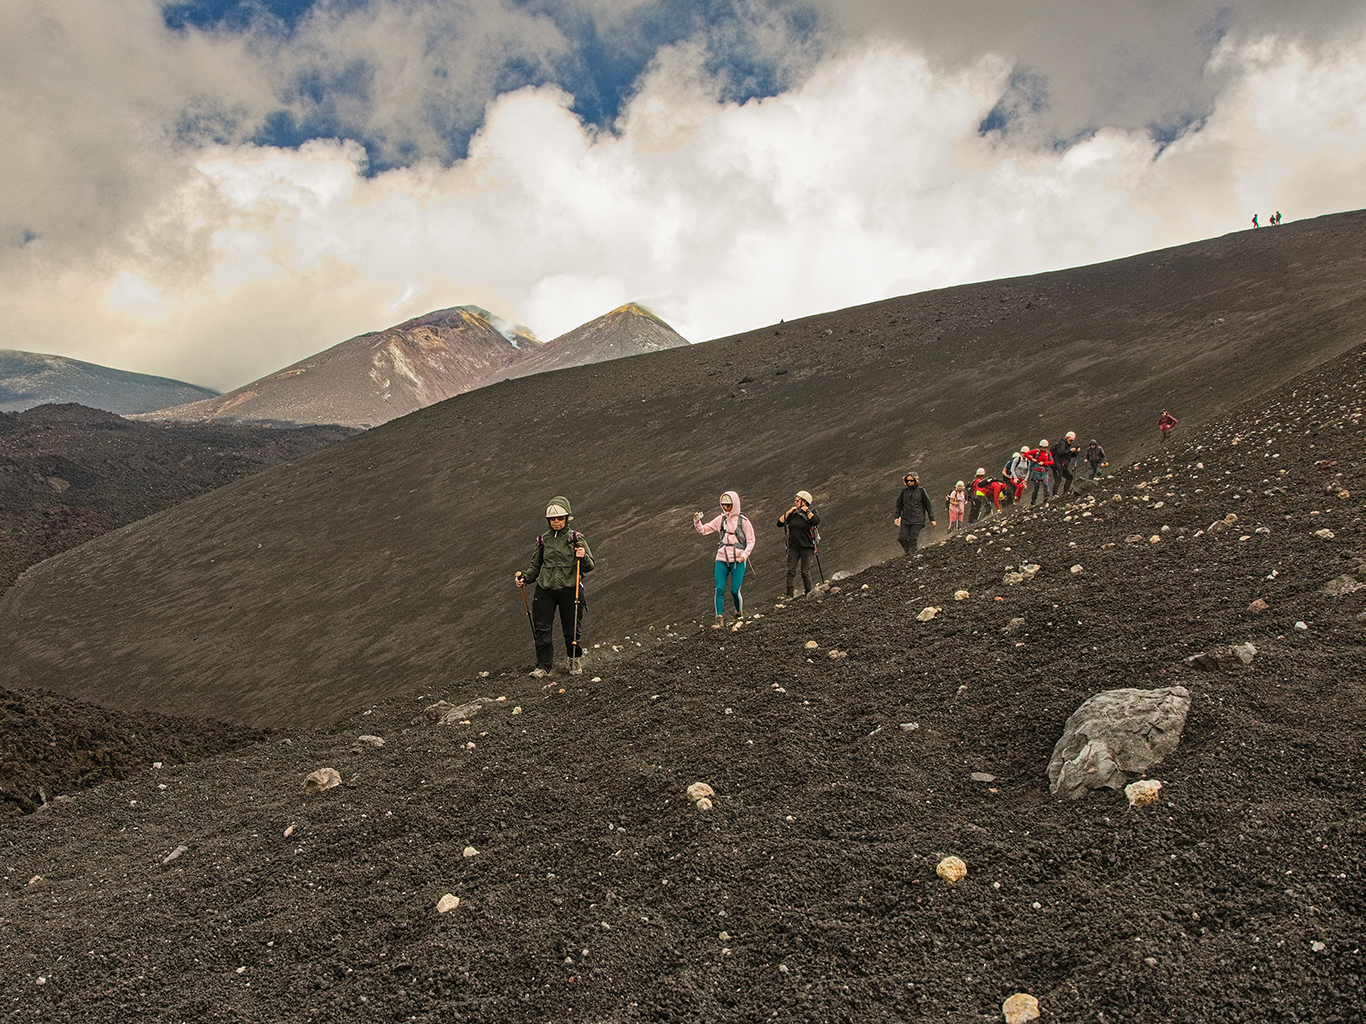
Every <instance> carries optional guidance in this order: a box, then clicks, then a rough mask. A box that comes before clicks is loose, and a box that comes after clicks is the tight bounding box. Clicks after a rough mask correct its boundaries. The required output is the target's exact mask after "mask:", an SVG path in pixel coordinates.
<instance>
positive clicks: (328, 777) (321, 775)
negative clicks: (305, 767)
mask: <svg viewBox="0 0 1366 1024" xmlns="http://www.w3.org/2000/svg"><path fill="white" fill-rule="evenodd" d="M340 785H341V774H340V773H339V772H338V771H337V769H335V768H319V769H318V770H317V771H316V772H314V773H313V774H312V775H310V776H309V777H308V778H306V779H305V780H304V792H305V793H321V792H322V791H323V790H325V789H331V788H333V787H334V786H340Z"/></svg>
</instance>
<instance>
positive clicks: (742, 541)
mask: <svg viewBox="0 0 1366 1024" xmlns="http://www.w3.org/2000/svg"><path fill="white" fill-rule="evenodd" d="M747 522H749V517H748V516H746V515H744V514H743V513H741V514H740V518H739V520H738V521H737V522H736V524H735V546H736V547H738V548H740V549H741V550H744V548H745V546H746V545H748V544H749V535H748V534H746V533H745V532H744V529H745V523H747ZM717 547H718V548H723V547H726V517H725V516H724V515H723V516H722V517H721V543H720V544H718V545H717Z"/></svg>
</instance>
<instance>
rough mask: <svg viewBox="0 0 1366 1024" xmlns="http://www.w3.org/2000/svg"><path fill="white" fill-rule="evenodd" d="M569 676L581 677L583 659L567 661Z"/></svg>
mask: <svg viewBox="0 0 1366 1024" xmlns="http://www.w3.org/2000/svg"><path fill="white" fill-rule="evenodd" d="M569 674H570V675H571V676H581V675H583V659H582V658H570V659H569Z"/></svg>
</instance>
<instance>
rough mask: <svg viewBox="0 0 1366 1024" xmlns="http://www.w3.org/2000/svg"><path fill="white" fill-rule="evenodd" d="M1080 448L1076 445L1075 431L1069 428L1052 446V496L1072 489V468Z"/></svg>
mask: <svg viewBox="0 0 1366 1024" xmlns="http://www.w3.org/2000/svg"><path fill="white" fill-rule="evenodd" d="M1080 454H1081V449H1080V448H1078V447H1077V432H1076V431H1075V430H1069V431H1068V432H1067V433H1066V435H1064V437H1063V439H1062V440H1061V441H1059V442H1058V443H1057V444H1055V445H1054V446H1053V496H1054V497H1057V496H1058V495H1060V494H1066V493H1067V492H1068V491H1070V490H1071V489H1072V469H1073V467H1074V465H1075V464H1076V461H1077V456H1078V455H1080Z"/></svg>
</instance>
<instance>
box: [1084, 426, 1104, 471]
mask: <svg viewBox="0 0 1366 1024" xmlns="http://www.w3.org/2000/svg"><path fill="white" fill-rule="evenodd" d="M1086 464H1087V465H1088V466H1090V467H1091V470H1090V472H1089V473H1088V474H1087V477H1086V479H1087V480H1094V479H1095V478H1096V474H1097V473H1099V472H1100V467H1101V466H1103V465H1105V449H1104V448H1102V447H1101V446H1100V445H1099V444H1098V443H1097V442H1096V439H1095V438H1094V437H1093V438H1091V443H1090V444H1088V445H1087V446H1086Z"/></svg>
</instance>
